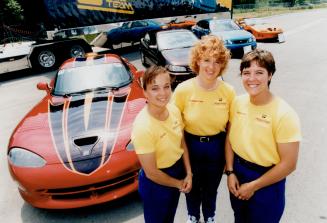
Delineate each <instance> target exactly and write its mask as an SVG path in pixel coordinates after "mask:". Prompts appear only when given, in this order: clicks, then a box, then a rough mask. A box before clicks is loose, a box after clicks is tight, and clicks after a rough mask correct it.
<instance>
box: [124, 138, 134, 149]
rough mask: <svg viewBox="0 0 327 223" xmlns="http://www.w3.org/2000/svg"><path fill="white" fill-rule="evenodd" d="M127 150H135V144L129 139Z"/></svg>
mask: <svg viewBox="0 0 327 223" xmlns="http://www.w3.org/2000/svg"><path fill="white" fill-rule="evenodd" d="M126 150H127V151H134V150H135V148H134V145H133V143H132V141H131V140H129V142H128V143H127V145H126Z"/></svg>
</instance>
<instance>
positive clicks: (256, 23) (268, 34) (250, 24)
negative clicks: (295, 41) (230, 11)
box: [235, 18, 284, 42]
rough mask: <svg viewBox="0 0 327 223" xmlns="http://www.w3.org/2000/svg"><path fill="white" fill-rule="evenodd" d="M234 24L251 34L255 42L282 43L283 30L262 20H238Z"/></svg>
mask: <svg viewBox="0 0 327 223" xmlns="http://www.w3.org/2000/svg"><path fill="white" fill-rule="evenodd" d="M235 22H236V23H237V24H238V25H239V26H241V27H242V28H243V29H245V30H246V31H248V32H250V33H252V34H253V35H254V37H255V38H256V39H257V40H274V39H276V40H278V41H279V42H283V41H284V35H283V29H282V28H280V27H277V26H275V25H271V24H269V23H268V22H267V21H266V20H265V19H262V18H240V19H236V20H235Z"/></svg>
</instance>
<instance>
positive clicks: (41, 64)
mask: <svg viewBox="0 0 327 223" xmlns="http://www.w3.org/2000/svg"><path fill="white" fill-rule="evenodd" d="M31 63H32V68H33V69H35V70H38V71H48V70H52V69H54V68H55V66H56V63H57V58H56V55H55V53H54V52H53V51H52V50H50V49H44V50H40V51H38V52H37V53H36V54H35V55H34V57H33V58H32V59H31Z"/></svg>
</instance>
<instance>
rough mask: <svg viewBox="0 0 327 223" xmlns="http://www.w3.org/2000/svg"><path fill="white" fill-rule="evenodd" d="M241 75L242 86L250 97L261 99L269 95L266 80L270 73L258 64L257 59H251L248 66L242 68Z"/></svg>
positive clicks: (269, 78) (269, 77) (270, 75)
mask: <svg viewBox="0 0 327 223" xmlns="http://www.w3.org/2000/svg"><path fill="white" fill-rule="evenodd" d="M241 76H242V82H243V86H244V88H245V90H246V91H247V93H248V94H249V95H250V98H251V99H255V100H260V101H262V100H264V99H265V98H266V97H267V96H269V95H270V91H269V87H268V82H269V81H270V80H271V77H272V74H271V73H268V71H267V69H266V68H264V67H261V66H259V64H258V63H257V61H255V60H253V61H251V63H250V66H249V67H247V68H244V69H243V70H242V72H241Z"/></svg>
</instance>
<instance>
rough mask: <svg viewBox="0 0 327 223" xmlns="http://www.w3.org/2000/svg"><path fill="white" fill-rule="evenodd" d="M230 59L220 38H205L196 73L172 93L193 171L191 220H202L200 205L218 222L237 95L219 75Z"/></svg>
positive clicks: (197, 50)
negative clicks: (231, 111)
mask: <svg viewBox="0 0 327 223" xmlns="http://www.w3.org/2000/svg"><path fill="white" fill-rule="evenodd" d="M229 59H230V52H229V51H228V50H227V49H226V48H225V46H224V43H223V41H222V40H221V39H219V38H218V37H215V36H211V35H210V36H204V37H202V39H201V40H199V41H198V43H196V45H195V46H194V48H193V49H192V51H191V61H190V67H191V69H192V70H193V72H194V73H196V74H197V76H196V77H194V78H192V79H189V80H187V81H184V82H182V83H181V84H179V85H178V86H177V88H176V89H175V92H174V95H173V101H174V103H175V104H176V105H177V107H178V108H179V109H180V111H181V113H182V117H183V121H184V125H185V133H184V135H185V141H186V144H187V147H188V150H189V156H190V162H191V167H192V172H193V181H192V182H193V186H192V190H191V192H190V193H188V194H186V202H187V209H188V215H189V216H188V221H187V222H191V223H192V222H198V221H199V219H200V207H201V205H202V213H203V218H204V220H205V222H215V220H214V218H215V211H216V197H217V189H218V186H219V183H220V180H221V177H222V174H223V170H224V166H225V155H224V145H225V136H226V133H225V132H226V126H227V122H228V118H229V107H230V105H231V103H232V101H233V99H234V97H235V91H234V89H233V87H232V86H230V85H229V84H227V83H226V82H224V81H222V80H221V79H220V78H219V77H220V76H221V75H222V74H223V72H224V71H225V69H226V66H227V63H228V61H229Z"/></svg>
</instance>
